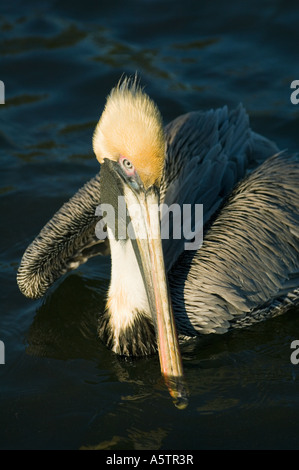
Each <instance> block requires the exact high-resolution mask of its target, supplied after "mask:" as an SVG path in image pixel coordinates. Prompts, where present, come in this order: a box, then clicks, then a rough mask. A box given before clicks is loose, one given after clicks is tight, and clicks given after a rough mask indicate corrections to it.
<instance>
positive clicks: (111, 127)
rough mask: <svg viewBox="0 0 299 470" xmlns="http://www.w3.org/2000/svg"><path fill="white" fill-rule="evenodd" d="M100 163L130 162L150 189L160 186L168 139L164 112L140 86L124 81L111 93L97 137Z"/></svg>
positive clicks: (94, 145) (134, 82) (96, 130)
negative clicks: (163, 123) (108, 160)
mask: <svg viewBox="0 0 299 470" xmlns="http://www.w3.org/2000/svg"><path fill="white" fill-rule="evenodd" d="M93 149H94V152H95V154H96V157H97V159H98V161H99V162H100V163H103V161H104V159H105V158H108V159H110V160H113V161H116V162H117V161H118V160H119V159H120V158H123V159H128V160H129V161H130V162H131V163H132V165H134V168H135V169H136V171H137V172H138V175H139V177H140V179H141V181H142V183H143V185H144V187H145V188H146V189H147V188H149V187H150V186H152V185H159V183H160V179H161V176H162V171H163V167H164V158H165V139H164V130H163V125H162V118H161V115H160V111H159V109H158V107H157V106H156V104H155V103H154V102H153V101H152V100H151V99H150V98H149V97H148V95H146V94H145V93H144V92H143V91H142V89H141V88H140V87H139V86H138V85H137V83H136V79H135V80H134V81H132V80H130V79H124V80H123V81H122V82H120V83H119V85H118V86H117V87H115V88H113V90H112V91H111V93H110V95H109V96H108V98H107V103H106V107H105V109H104V111H103V114H102V116H101V118H100V120H99V122H98V125H97V127H96V129H95V132H94V136H93Z"/></svg>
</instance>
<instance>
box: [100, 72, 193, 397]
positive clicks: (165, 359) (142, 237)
mask: <svg viewBox="0 0 299 470" xmlns="http://www.w3.org/2000/svg"><path fill="white" fill-rule="evenodd" d="M93 148H94V152H95V154H96V156H97V159H98V160H99V162H100V163H101V173H100V179H101V185H100V186H101V188H100V191H101V206H102V207H104V211H106V217H105V222H106V225H107V232H108V238H109V242H110V248H111V257H112V274H111V283H110V288H109V293H108V302H107V311H106V313H105V315H104V316H103V318H102V319H101V321H100V326H99V334H100V336H101V338H102V339H103V340H104V341H105V342H106V343H107V344H108V345H109V346H110V347H111V348H112V349H113V350H114V351H115V352H116V353H118V354H122V355H140V354H143V355H144V354H149V353H152V352H153V351H154V350H155V348H156V344H157V345H158V351H159V357H160V363H161V369H162V373H163V375H164V377H165V378H166V379H167V380H166V382H167V384H168V386H169V390H170V392H171V394H172V395H173V396H174V397H175V399H176V400H179V402H180V405H181V404H182V403H185V401H184V400H183V399H182V398H183V393H184V392H182V383H181V379H182V374H183V373H182V363H181V356H180V352H179V346H178V339H177V334H176V328H175V323H174V318H173V312H172V306H171V301H170V296H169V292H168V285H167V276H166V272H165V266H164V258H163V252H162V243H161V235H160V214H159V206H158V205H159V184H160V180H161V177H162V172H163V168H164V160H165V139H164V131H163V125H162V119H161V115H160V112H159V110H158V108H157V106H156V105H155V103H154V102H153V101H152V100H151V99H150V98H149V97H148V96H147V95H146V94H145V93H144V92H143V91H142V89H141V88H140V87H139V86H138V85H137V83H136V79H135V80H129V79H125V80H123V81H122V82H121V83H120V84H119V85H118V86H117V87H116V88H114V89H113V90H112V92H111V93H110V95H109V96H108V99H107V103H106V106H105V109H104V111H103V114H102V116H101V118H100V120H99V123H98V125H97V127H96V129H95V133H94V137H93ZM123 204H124V205H125V215H124V213H123V212H122V210H121V209H122V207H123ZM104 205H105V206H104ZM110 208H111V209H112V210H111V211H110V210H109V209H110Z"/></svg>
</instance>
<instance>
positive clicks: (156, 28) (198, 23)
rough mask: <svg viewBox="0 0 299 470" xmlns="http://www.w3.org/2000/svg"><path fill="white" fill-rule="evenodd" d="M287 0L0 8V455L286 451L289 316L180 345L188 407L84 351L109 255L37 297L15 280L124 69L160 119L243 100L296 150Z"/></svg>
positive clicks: (290, 392) (66, 189) (292, 408)
mask: <svg viewBox="0 0 299 470" xmlns="http://www.w3.org/2000/svg"><path fill="white" fill-rule="evenodd" d="M298 24H299V8H298V7H297V2H295V1H294V2H285V1H284V2H282V1H267V0H266V1H256V0H254V1H250V2H249V1H248V2H246V1H245V2H237V1H235V2H234V1H232V2H222V1H213V2H207V1H202V2H199V1H189V0H185V1H183V2H177V1H170V0H169V1H166V0H165V1H158V0H157V1H155V0H147V1H146V0H139V1H138V0H135V1H114V0H111V1H109V2H108V1H105V2H94V1H91V0H85V1H84V2H78V1H76V0H72V1H69V0H61V1H54V0H44V1H41V2H35V1H32V0H31V1H30V0H27V1H23V2H22V1H18V0H14V1H12V2H2V3H1V6H0V38H1V39H0V79H1V80H3V81H4V83H5V86H6V103H5V105H0V119H1V124H0V158H1V170H0V172H1V184H0V200H1V260H0V263H1V264H0V276H1V282H0V289H1V291H0V295H1V297H0V298H1V309H0V340H2V341H3V342H4V343H5V352H6V357H5V362H6V363H5V365H0V390H1V392H0V393H1V395H0V448H1V449H82V448H83V449H85V448H95V449H112V450H113V449H151V450H156V449H173V450H175V449H239V448H241V449H266V448H268V449H277V448H284V449H285V448H288V449H292V448H293V449H298V448H299V365H297V366H296V365H293V364H292V363H291V361H290V354H291V349H290V344H291V342H292V341H293V340H294V339H299V318H298V311H297V312H296V311H293V312H290V313H289V314H287V315H285V316H283V317H281V318H277V319H274V320H271V321H268V322H265V323H263V324H260V325H257V326H255V327H252V328H250V329H248V330H244V331H241V332H233V333H230V334H227V335H224V336H221V337H209V338H205V339H204V340H201V341H199V342H192V343H190V344H187V345H185V346H184V348H183V359H184V368H185V373H186V378H187V381H188V384H189V390H190V403H189V407H188V408H187V409H186V410H184V411H180V410H177V409H176V408H175V407H174V406H173V404H172V402H171V400H170V398H169V396H168V392H167V391H166V390H165V388H164V385H163V384H162V382H161V379H160V372H159V366H158V359H157V358H156V357H153V358H150V359H147V360H145V359H142V360H138V361H135V362H123V361H120V360H119V359H118V358H117V357H116V356H115V355H114V354H112V353H111V352H110V351H108V350H107V349H106V347H105V346H103V345H101V344H99V342H98V341H97V339H96V336H95V328H96V319H97V314H98V312H99V311H102V309H103V305H104V296H105V294H106V292H107V286H108V282H109V270H110V264H109V260H107V259H105V258H102V259H94V260H92V261H90V262H89V263H87V264H86V265H84V266H82V267H80V269H78V270H77V271H75V272H73V273H72V274H70V275H68V276H66V277H65V278H63V279H62V280H61V281H60V282H59V283H58V284H57V285H55V286H54V288H53V289H52V290H51V292H49V294H48V295H47V296H46V297H45V298H44V299H42V300H40V301H30V300H28V299H26V298H24V297H23V296H22V295H21V294H20V292H19V291H18V288H17V286H16V282H15V276H16V270H17V266H18V264H19V261H20V258H21V256H22V254H23V252H24V250H25V248H26V247H27V245H28V244H29V243H30V242H31V240H32V239H33V238H34V237H35V235H36V234H37V233H38V232H39V230H40V229H41V227H42V226H43V225H44V223H45V222H47V220H48V219H49V218H50V217H51V216H52V215H53V214H54V212H55V211H56V210H57V209H58V208H59V207H60V206H61V204H62V203H63V202H64V201H66V200H67V199H68V198H69V197H70V196H72V195H73V193H74V192H75V191H76V190H77V189H78V188H79V187H80V186H81V185H82V184H83V183H84V182H85V181H86V180H87V179H89V178H90V177H91V176H93V175H94V174H95V173H96V172H97V171H98V164H97V162H96V160H95V158H94V156H93V153H92V147H91V137H92V133H93V130H94V127H95V124H96V122H97V120H98V118H99V116H100V113H101V110H102V108H103V105H104V102H105V96H106V95H107V93H108V92H109V90H110V88H111V87H112V86H113V85H115V83H116V82H117V81H118V79H119V78H120V76H121V75H122V73H124V72H125V73H130V74H132V73H135V71H136V70H137V71H138V72H139V73H140V76H141V80H142V83H143V84H145V85H146V90H147V92H148V93H149V94H150V95H151V96H152V97H153V98H154V99H155V101H156V102H157V104H158V105H159V107H160V109H161V111H162V114H163V116H164V119H165V123H167V122H169V121H170V120H171V119H173V118H174V117H176V116H177V115H179V114H182V113H184V112H187V111H190V110H196V109H209V108H211V107H217V106H222V105H224V104H228V105H229V106H230V107H233V106H235V105H237V104H238V103H239V102H240V101H241V102H243V104H244V106H245V107H246V108H247V110H248V113H249V115H250V119H251V124H252V127H253V129H254V130H256V131H258V132H260V133H262V134H264V135H266V136H267V137H269V138H271V139H274V140H275V141H276V142H277V143H278V145H279V146H280V147H281V148H286V147H288V148H289V149H291V150H298V148H299V132H298V129H299V105H298V106H297V107H296V106H295V105H292V104H291V102H290V94H291V90H290V84H291V82H292V81H293V80H295V79H299V65H298V64H299V61H298V40H299V28H298Z"/></svg>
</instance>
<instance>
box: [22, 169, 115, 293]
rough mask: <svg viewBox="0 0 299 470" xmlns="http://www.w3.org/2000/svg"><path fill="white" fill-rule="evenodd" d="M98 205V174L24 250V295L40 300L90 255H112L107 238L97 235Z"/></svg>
mask: <svg viewBox="0 0 299 470" xmlns="http://www.w3.org/2000/svg"><path fill="white" fill-rule="evenodd" d="M99 204H100V177H99V174H98V175H96V176H95V177H94V178H92V179H91V180H90V181H89V182H88V183H86V184H85V185H84V186H83V187H82V188H81V189H80V190H79V191H78V192H77V193H76V194H75V195H74V196H73V197H72V198H71V199H70V200H69V201H68V202H66V203H65V204H64V205H63V206H62V207H61V209H60V210H59V211H58V212H57V213H56V214H55V215H54V216H53V218H52V219H51V220H50V221H49V222H48V223H47V224H46V225H45V227H44V228H43V229H42V230H41V232H40V234H39V235H38V236H37V237H36V238H35V240H34V241H33V242H32V243H31V245H29V247H28V248H27V250H26V251H25V253H24V255H23V258H22V260H21V264H20V267H19V270H18V273H17V282H18V285H19V288H20V290H21V292H23V294H24V295H26V296H27V297H31V298H38V297H41V296H42V295H43V294H44V293H45V292H46V291H47V289H48V288H49V287H50V286H51V285H52V284H53V283H54V282H55V281H56V280H57V279H58V278H59V277H60V276H62V275H63V274H65V273H66V272H67V271H70V270H72V269H75V268H77V267H78V266H79V265H80V264H82V263H84V262H85V261H87V259H89V258H90V257H91V256H95V255H98V254H107V253H109V245H108V241H107V239H105V240H99V239H98V238H97V237H96V235H95V227H96V224H97V223H98V221H99V220H100V216H98V217H97V216H95V212H96V208H97V206H98V205H99Z"/></svg>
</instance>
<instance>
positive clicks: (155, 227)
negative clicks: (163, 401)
mask: <svg viewBox="0 0 299 470" xmlns="http://www.w3.org/2000/svg"><path fill="white" fill-rule="evenodd" d="M125 199H126V203H127V208H128V213H129V216H130V224H131V227H130V225H129V227H128V231H129V236H130V238H131V241H132V244H133V247H134V250H135V254H136V257H137V261H138V264H139V267H140V270H141V274H142V276H143V281H144V284H145V289H146V292H147V297H148V302H149V306H150V310H151V314H152V317H153V321H154V324H155V328H156V335H157V343H158V351H159V358H160V365H161V372H162V375H163V376H164V379H165V382H166V385H167V387H168V390H169V392H170V394H171V396H172V398H173V400H174V403H175V405H176V406H177V407H178V408H185V407H186V406H187V403H188V401H187V391H186V386H185V380H184V374H183V366H182V358H181V353H180V349H179V342H178V335H177V331H176V326H175V321H174V316H173V311H172V305H171V300H170V295H169V289H168V283H167V278H166V271H165V266H164V257H163V251H162V241H161V234H160V217H159V204H158V203H159V200H158V195H157V192H156V191H155V189H154V188H152V189H150V190H149V191H148V192H147V193H145V192H143V191H141V192H139V193H138V194H136V193H135V192H133V191H132V190H131V189H130V188H127V189H126V190H125Z"/></svg>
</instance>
